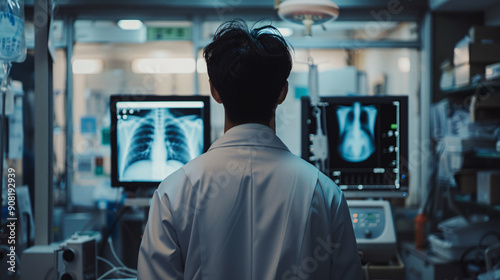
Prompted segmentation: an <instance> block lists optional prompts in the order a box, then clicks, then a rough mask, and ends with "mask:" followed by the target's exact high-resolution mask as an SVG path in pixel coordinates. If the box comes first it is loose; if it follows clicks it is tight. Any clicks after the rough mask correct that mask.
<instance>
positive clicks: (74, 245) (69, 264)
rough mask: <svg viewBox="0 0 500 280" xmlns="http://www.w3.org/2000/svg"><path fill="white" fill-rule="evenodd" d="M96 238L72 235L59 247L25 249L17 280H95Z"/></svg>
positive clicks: (48, 246) (56, 245)
mask: <svg viewBox="0 0 500 280" xmlns="http://www.w3.org/2000/svg"><path fill="white" fill-rule="evenodd" d="M96 246H97V242H96V238H95V237H92V236H85V235H74V236H73V237H71V238H69V239H68V240H66V241H64V242H62V243H60V244H51V245H46V246H43V245H40V246H33V247H30V248H28V249H27V250H25V251H24V252H23V256H22V260H21V280H23V279H26V280H31V279H57V280H59V279H60V280H95V279H97V258H96V252H97V250H96Z"/></svg>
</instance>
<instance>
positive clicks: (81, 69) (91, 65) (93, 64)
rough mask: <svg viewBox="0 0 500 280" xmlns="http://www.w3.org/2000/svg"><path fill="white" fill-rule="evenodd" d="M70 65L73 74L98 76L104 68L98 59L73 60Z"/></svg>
mask: <svg viewBox="0 0 500 280" xmlns="http://www.w3.org/2000/svg"><path fill="white" fill-rule="evenodd" d="M71 65H72V69H73V74H99V73H101V72H102V69H103V68H104V67H103V66H104V63H103V61H102V60H100V59H81V58H80V59H74V60H73V62H72V63H71Z"/></svg>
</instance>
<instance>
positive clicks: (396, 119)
mask: <svg viewBox="0 0 500 280" xmlns="http://www.w3.org/2000/svg"><path fill="white" fill-rule="evenodd" d="M312 98H313V97H312V96H311V99H310V98H308V97H303V98H302V158H303V159H305V160H307V161H309V162H310V163H312V164H314V165H316V166H317V167H318V168H319V169H320V170H321V171H322V172H323V173H325V174H326V175H327V176H329V177H330V178H331V179H332V180H333V181H334V182H335V183H336V184H337V185H338V186H339V187H340V188H341V189H342V190H343V191H344V193H345V195H346V197H348V198H349V197H359V198H374V197H378V198H386V197H406V196H407V195H408V164H407V163H408V162H407V159H408V97H406V96H370V97H367V96H347V97H321V98H320V100H319V102H317V105H313V102H312V100H313V99H312ZM318 115H321V118H320V117H318ZM318 137H319V138H320V139H321V140H320V141H319V140H318ZM317 142H323V143H326V144H323V145H319V144H318V143H317Z"/></svg>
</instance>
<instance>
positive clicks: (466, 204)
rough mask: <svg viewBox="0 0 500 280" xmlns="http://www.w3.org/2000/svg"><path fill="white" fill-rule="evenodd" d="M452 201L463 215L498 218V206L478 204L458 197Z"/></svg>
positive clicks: (499, 212)
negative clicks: (484, 215)
mask: <svg viewBox="0 0 500 280" xmlns="http://www.w3.org/2000/svg"><path fill="white" fill-rule="evenodd" d="M454 201H455V205H456V206H457V207H459V208H460V209H462V210H463V211H464V212H465V214H473V213H474V214H486V215H488V216H490V217H497V218H499V217H500V205H494V206H492V205H486V204H479V203H477V202H473V201H470V200H467V199H464V197H460V196H455V198H454Z"/></svg>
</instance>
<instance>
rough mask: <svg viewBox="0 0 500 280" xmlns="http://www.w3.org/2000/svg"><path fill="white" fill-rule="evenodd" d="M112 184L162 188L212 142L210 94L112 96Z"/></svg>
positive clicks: (130, 187) (129, 188) (133, 187)
mask: <svg viewBox="0 0 500 280" xmlns="http://www.w3.org/2000/svg"><path fill="white" fill-rule="evenodd" d="M110 106H111V108H110V111H111V185H112V186H115V187H125V189H128V190H132V189H137V188H141V187H156V186H158V184H159V183H160V182H161V181H162V180H163V179H165V177H167V176H168V175H170V174H171V173H172V172H174V171H176V170H177V169H179V168H180V167H181V166H183V165H184V164H186V163H187V162H188V161H190V160H191V159H193V158H195V157H197V156H199V155H201V154H202V153H203V152H205V150H206V149H207V148H208V146H209V145H210V138H209V137H210V119H209V118H210V100H209V97H208V96H151V95H112V96H111V97H110Z"/></svg>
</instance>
